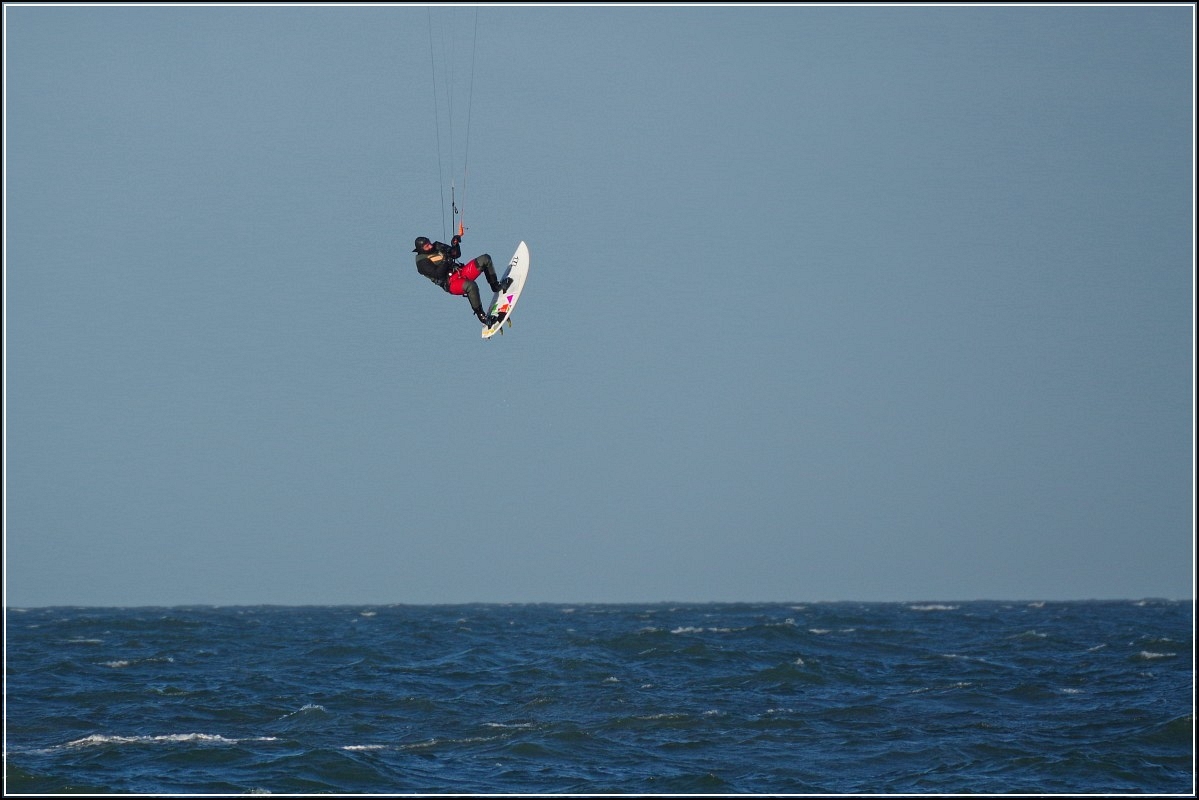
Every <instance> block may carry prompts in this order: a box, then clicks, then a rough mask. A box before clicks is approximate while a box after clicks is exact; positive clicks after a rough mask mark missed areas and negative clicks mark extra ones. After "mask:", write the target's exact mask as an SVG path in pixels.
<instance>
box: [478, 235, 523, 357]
mask: <svg viewBox="0 0 1199 800" xmlns="http://www.w3.org/2000/svg"><path fill="white" fill-rule="evenodd" d="M528 274H529V247H528V245H526V244H525V243H524V242H521V243H520V244H519V245H518V246H517V248H516V253H515V254H513V256H512V260H511V261H509V262H508V269H506V270H504V274H503V275H500V276H499V279H500V282H501V283H502V282H503V280H504V278H511V279H512V285H511V286H509V287H508V290H507V291H505V292H496V293H495V296H494V297H492V299H491V307H490V308H489V309H488V312H487V313H488V314H494V315H495V316H497V317H499V318H500V319H499V321H498V322H496V323H495V325H493V326H492V327H490V328H484V329H483V338H484V339H490V338H491V337H492V336H495V335H496V333H503V332H504V330H503V329H504V326H505V325H507V326H509V327H511V326H512V309H514V308H516V301H517V300H519V299H520V293H521V292H523V291H524V289H525V278H526V277H527V276H528Z"/></svg>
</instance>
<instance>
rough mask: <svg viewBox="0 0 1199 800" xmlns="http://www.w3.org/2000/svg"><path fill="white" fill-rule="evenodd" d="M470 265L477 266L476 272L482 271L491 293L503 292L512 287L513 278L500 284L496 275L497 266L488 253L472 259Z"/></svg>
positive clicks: (506, 279)
mask: <svg viewBox="0 0 1199 800" xmlns="http://www.w3.org/2000/svg"><path fill="white" fill-rule="evenodd" d="M470 263H471V264H473V265H475V269H476V271H481V272H482V273H483V275H485V276H486V277H487V285H488V286H490V287H491V291H493V292H502V291H504V290H505V289H507V288H508V287H509V286H511V285H512V279H511V278H505V279H504V282H503V283H500V281H499V278H497V277H496V274H495V264H493V263H492V261H491V256H489V255H488V254H487V253H484V254H483V255H481V256H479V257H478V258H475V259H472V260H471V262H470Z"/></svg>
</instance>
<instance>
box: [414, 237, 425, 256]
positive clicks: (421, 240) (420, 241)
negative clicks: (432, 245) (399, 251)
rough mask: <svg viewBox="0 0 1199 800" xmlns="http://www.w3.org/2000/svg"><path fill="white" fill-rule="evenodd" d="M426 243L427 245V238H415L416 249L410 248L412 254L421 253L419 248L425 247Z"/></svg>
mask: <svg viewBox="0 0 1199 800" xmlns="http://www.w3.org/2000/svg"><path fill="white" fill-rule="evenodd" d="M428 243H429V237H428V236H417V237H416V247H414V248H412V252H414V253H419V252H420V251H421V248H422V247H424V246H425V245H427V244H428Z"/></svg>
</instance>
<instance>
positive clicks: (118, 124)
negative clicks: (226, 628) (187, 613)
mask: <svg viewBox="0 0 1199 800" xmlns="http://www.w3.org/2000/svg"><path fill="white" fill-rule="evenodd" d="M4 25H5V30H4V36H5V41H4V45H5V47H4V49H5V54H4V59H5V61H4V73H5V75H4V77H5V201H6V202H5V220H4V224H5V233H4V246H5V254H4V255H5V258H4V281H5V286H4V288H5V292H4V303H5V307H4V311H5V314H4V334H5V356H4V361H5V418H4V424H5V437H4V439H5V445H4V447H5V451H4V455H5V493H4V495H5V508H4V511H5V526H4V533H5V540H4V546H5V567H4V569H5V596H6V602H7V603H8V604H9V605H15V606H33V605H120V606H131V605H174V604H216V605H230V604H251V603H278V604H326V603H353V604H357V603H440V602H450V603H453V602H474V601H490V602H540V601H546V602H650V601H742V600H743V601H763V600H778V601H821V600H863V601H873V600H899V601H902V600H929V599H934V600H955V599H958V600H961V599H1016V600H1021V599H1029V600H1038V599H1040V600H1052V599H1087V598H1138V597H1147V596H1153V597H1170V598H1189V597H1192V596H1193V587H1194V572H1193V567H1192V565H1193V563H1194V555H1195V554H1194V540H1193V537H1194V531H1195V527H1194V493H1193V483H1194V468H1193V467H1194V426H1193V422H1192V419H1193V414H1194V410H1195V406H1194V306H1193V297H1194V268H1195V260H1194V226H1193V220H1194V213H1195V209H1194V202H1193V196H1194V174H1195V173H1194V105H1193V100H1192V98H1193V96H1194V91H1193V89H1194V9H1193V7H1192V6H1191V5H1189V4H1186V5H1159V6H1145V5H1137V6H1128V7H1121V6H1073V5H1070V6H1062V7H1054V6H944V7H930V6H852V5H851V6H760V7H741V6H737V7H720V6H717V7H710V6H702V7H687V6H674V7H639V6H588V7H555V6H484V7H481V8H479V9H478V10H477V11H476V9H473V8H470V7H448V6H437V7H433V8H432V10H430V9H428V8H426V7H424V6H382V5H380V6H344V5H337V6H292V7H279V6H258V7H255V6H236V5H235V6H190V7H173V6H163V7H154V6H100V7H88V6H70V7H57V6H31V5H22V4H9V5H6V6H5V8H4ZM447 54H448V55H450V56H452V58H451V59H449V60H446V58H445V57H446V55H447ZM435 90H436V92H437V94H436V95H435ZM435 97H436V98H437V99H438V100H439V101H440V102H437V103H435ZM451 98H452V100H453V113H452V116H451V113H450V110H449V108H447V106H448V103H447V102H446V101H448V100H450V99H451ZM467 122H469V125H467ZM451 155H452V159H451ZM459 162H465V164H464V167H465V173H466V175H465V179H466V183H465V186H464V185H463V182H462V177H463V176H462V172H463V165H462V164H460V163H459ZM443 175H444V176H445V178H446V179H445V180H443ZM450 176H454V181H455V187H454V188H455V192H456V193H457V194H456V197H457V198H458V199H459V201H460V205H461V206H463V211H464V216H465V223H466V225H467V231H466V237H465V240H464V243H463V248H464V251H465V255H467V256H473V255H477V254H479V253H482V252H487V253H490V254H491V256H492V257H493V258H494V259H495V260H496V261H497V262H500V263H501V264H504V263H506V262H507V260H508V259H509V258H510V257H511V254H512V252H513V251H514V250H515V249H516V246H517V244H518V242H520V241H522V240H523V241H525V242H527V243H528V245H529V249H530V253H531V267H530V274H529V283H528V286H527V289H526V292H525V294H524V296H523V298H522V300H521V306H520V308H519V312H518V313H517V314H516V315H514V327H513V328H512V329H511V330H509V331H508V332H507V333H506V334H505V335H504V336H503V337H496V338H495V339H494V340H492V341H483V340H481V339H480V336H479V325H478V323H477V321H475V319H474V318H473V316H472V315H471V313H470V309H469V307H468V306H467V304H466V303H465V301H463V300H462V299H460V298H455V297H451V296H449V295H447V294H444V293H442V292H440V291H439V290H438V289H437V288H436V287H434V286H432V285H431V284H430V283H429V282H428V281H426V280H425V279H423V278H421V277H420V276H419V275H418V274H417V273H416V270H415V267H414V265H413V260H412V254H411V252H410V251H411V249H412V244H411V243H412V240H413V238H414V237H415V236H418V235H422V234H424V235H429V236H433V237H435V238H444V237H445V236H448V234H449V232H450V231H449V230H448V223H447V214H448V209H447V206H448V198H449V186H448V185H447V183H448V179H449V177H450ZM464 191H465V194H464V195H463V192H464ZM443 197H444V198H445V201H444V202H443Z"/></svg>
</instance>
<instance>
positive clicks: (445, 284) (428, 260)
mask: <svg viewBox="0 0 1199 800" xmlns="http://www.w3.org/2000/svg"><path fill="white" fill-rule="evenodd" d="M461 257H462V247H461V246H460V245H459V244H458V243H457V242H454V244H446V243H445V242H433V249H432V251H430V252H428V253H417V254H416V270H417V272H419V273H420V274H421V275H424V276H425V277H426V278H428V279H429V280H431V281H433V283H435V284H437V285H438V286H440V287H441V288H442V289H445V290H446V291H447V292H448V291H449V290H450V287H449V280H450V273H452V272H453V271H454V270H455V269H456V268H457V267H458V259H459V258H461Z"/></svg>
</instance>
